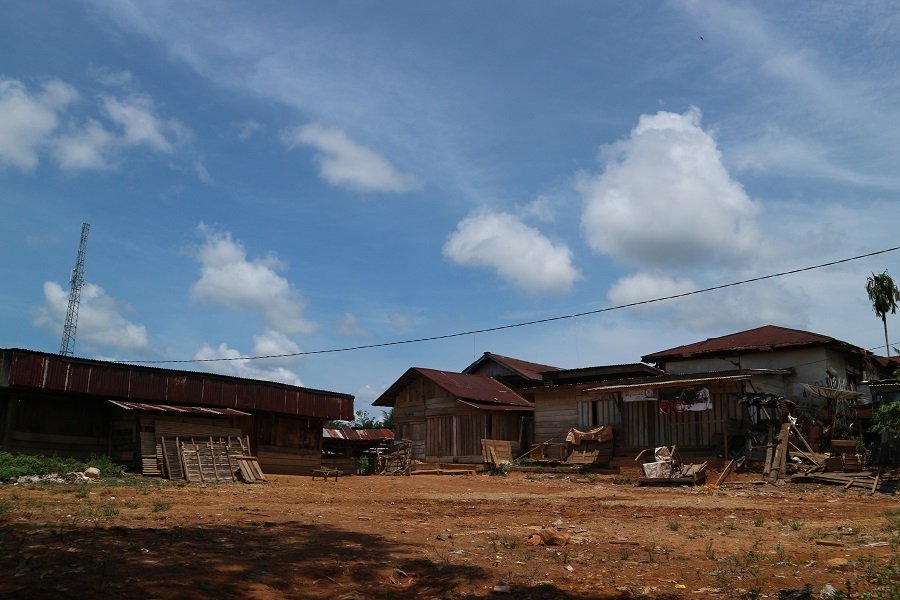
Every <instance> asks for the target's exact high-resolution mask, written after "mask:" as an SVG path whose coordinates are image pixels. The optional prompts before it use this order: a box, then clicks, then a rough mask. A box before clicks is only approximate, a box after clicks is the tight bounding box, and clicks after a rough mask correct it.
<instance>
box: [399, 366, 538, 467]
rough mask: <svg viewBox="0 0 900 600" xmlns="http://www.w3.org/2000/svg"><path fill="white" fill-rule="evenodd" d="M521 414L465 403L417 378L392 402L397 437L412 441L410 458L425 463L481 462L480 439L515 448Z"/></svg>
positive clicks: (517, 440) (517, 445) (429, 382)
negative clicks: (498, 441)
mask: <svg viewBox="0 0 900 600" xmlns="http://www.w3.org/2000/svg"><path fill="white" fill-rule="evenodd" d="M521 420H522V416H521V413H518V412H515V413H506V412H494V413H490V412H487V411H483V410H479V409H476V408H472V407H470V406H466V405H465V404H462V403H461V402H459V401H458V400H457V399H456V398H455V397H454V396H451V395H450V394H448V393H447V392H446V391H445V390H444V389H443V388H441V387H439V386H437V385H435V384H434V383H433V382H431V381H429V380H427V379H425V378H423V377H417V378H415V379H414V380H412V381H411V382H410V383H409V385H407V386H406V387H405V388H404V389H403V390H402V391H401V392H400V393H399V394H398V395H397V399H396V400H395V403H394V423H395V427H396V433H397V438H398V439H407V440H410V441H412V444H413V447H412V452H413V458H417V459H420V460H425V461H427V462H462V463H480V462H481V440H482V439H484V438H489V439H500V440H510V441H512V442H513V448H514V452H518V450H519V434H520V431H521V427H522V425H521Z"/></svg>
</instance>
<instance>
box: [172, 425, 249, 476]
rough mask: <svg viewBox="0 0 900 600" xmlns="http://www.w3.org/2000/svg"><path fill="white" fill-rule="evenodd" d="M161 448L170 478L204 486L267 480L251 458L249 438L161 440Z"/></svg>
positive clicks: (225, 437)
mask: <svg viewBox="0 0 900 600" xmlns="http://www.w3.org/2000/svg"><path fill="white" fill-rule="evenodd" d="M160 448H161V455H162V459H163V462H164V464H165V473H166V476H167V477H168V478H169V479H186V480H187V481H191V482H204V483H216V482H222V481H243V482H245V483H256V482H260V481H266V478H265V475H264V474H263V472H262V468H260V466H259V461H258V460H257V458H256V457H255V456H251V455H250V439H249V437H241V436H219V437H218V438H216V437H213V436H207V437H205V438H196V437H189V438H186V439H182V438H180V437H175V438H174V439H173V438H166V437H161V438H160Z"/></svg>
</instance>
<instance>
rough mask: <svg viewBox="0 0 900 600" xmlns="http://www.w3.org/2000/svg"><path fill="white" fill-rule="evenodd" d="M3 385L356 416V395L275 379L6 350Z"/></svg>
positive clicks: (0, 370)
mask: <svg viewBox="0 0 900 600" xmlns="http://www.w3.org/2000/svg"><path fill="white" fill-rule="evenodd" d="M0 377H4V378H5V381H0V386H5V385H8V386H10V387H15V388H19V389H33V390H46V391H52V392H63V393H72V394H87V395H92V396H103V397H105V398H111V399H117V400H128V401H132V402H145V401H146V402H149V403H153V404H160V403H163V404H170V403H171V404H176V405H179V404H184V405H190V406H213V407H220V408H236V409H244V410H249V411H260V412H275V413H280V414H287V415H296V416H303V417H313V418H321V419H340V420H350V419H352V418H353V396H351V395H350V394H342V393H339V392H329V391H324V390H316V389H311V388H304V387H298V386H293V385H288V384H284V383H278V382H274V381H261V380H256V379H242V378H240V377H230V376H227V375H218V374H214V373H202V372H199V371H176V370H171V369H159V368H156V367H146V366H139V365H131V364H124V363H114V362H108V361H100V360H91V359H85V358H75V357H70V356H61V355H58V354H47V353H44V352H36V351H34V350H22V349H19V348H9V349H0Z"/></svg>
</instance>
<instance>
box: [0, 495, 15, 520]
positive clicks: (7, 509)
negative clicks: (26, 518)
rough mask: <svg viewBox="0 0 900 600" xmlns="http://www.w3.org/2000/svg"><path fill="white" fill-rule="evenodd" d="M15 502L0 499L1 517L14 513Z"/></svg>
mask: <svg viewBox="0 0 900 600" xmlns="http://www.w3.org/2000/svg"><path fill="white" fill-rule="evenodd" d="M13 508H14V506H13V502H12V501H11V500H9V499H7V498H0V517H2V516H3V515H5V514H7V513H11V512H12V511H13Z"/></svg>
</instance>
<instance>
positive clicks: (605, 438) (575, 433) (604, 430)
mask: <svg viewBox="0 0 900 600" xmlns="http://www.w3.org/2000/svg"><path fill="white" fill-rule="evenodd" d="M612 439H613V428H612V427H610V426H609V425H601V426H600V427H596V428H594V429H589V430H587V431H580V430H578V429H574V428H573V429H570V430H569V433H567V434H566V441H567V442H568V443H570V444H573V445H575V446H579V445H581V442H609V441H611V440H612Z"/></svg>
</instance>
